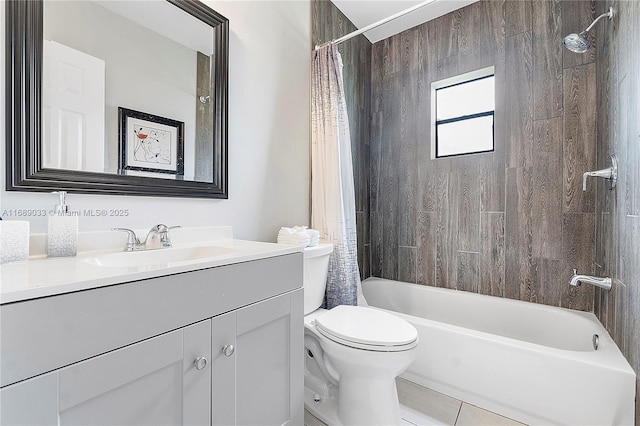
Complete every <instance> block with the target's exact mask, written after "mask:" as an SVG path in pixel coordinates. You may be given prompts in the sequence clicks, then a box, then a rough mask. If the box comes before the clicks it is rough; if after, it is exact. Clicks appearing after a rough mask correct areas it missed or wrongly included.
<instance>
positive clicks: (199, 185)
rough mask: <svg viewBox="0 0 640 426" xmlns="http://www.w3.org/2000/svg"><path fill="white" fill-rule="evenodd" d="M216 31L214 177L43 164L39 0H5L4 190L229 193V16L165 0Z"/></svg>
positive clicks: (186, 1) (192, 0)
mask: <svg viewBox="0 0 640 426" xmlns="http://www.w3.org/2000/svg"><path fill="white" fill-rule="evenodd" d="M166 1H168V2H169V3H171V4H173V5H174V6H176V7H178V8H180V9H182V10H183V11H185V12H187V13H189V14H190V15H192V16H194V17H195V18H197V19H200V20H201V21H203V22H205V23H206V24H209V25H211V26H212V27H213V29H214V32H215V36H214V37H215V40H214V45H215V59H214V64H213V65H212V66H214V70H215V77H216V84H215V93H214V94H213V95H214V96H213V98H214V100H215V112H214V114H215V117H214V127H215V128H214V132H213V135H214V136H213V139H214V140H213V182H212V183H209V182H196V181H185V180H169V179H162V178H152V177H140V176H125V175H118V174H108V173H96V172H84V171H76V170H63V169H48V168H43V167H42V161H41V159H42V146H41V135H42V132H41V127H42V49H43V1H42V0H37V1H36V0H7V1H5V8H6V9H5V13H6V18H5V19H6V21H5V22H6V41H5V62H6V80H5V87H6V96H5V99H6V100H5V102H6V103H5V108H6V123H5V125H6V142H5V144H6V189H7V191H29V192H32V191H33V192H51V191H54V190H56V191H59V190H65V191H68V192H74V193H85V194H111V195H144V196H161V197H187V198H221V199H226V198H228V194H227V188H228V181H227V180H228V161H227V145H228V143H227V139H228V135H227V128H228V113H227V105H228V80H229V20H228V19H227V18H225V17H224V16H222V15H220V14H218V13H217V12H215V11H213V10H212V9H210V8H209V7H207V6H206V5H204V4H203V3H201V2H200V1H198V0H166Z"/></svg>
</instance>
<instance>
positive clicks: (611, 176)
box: [582, 154, 618, 192]
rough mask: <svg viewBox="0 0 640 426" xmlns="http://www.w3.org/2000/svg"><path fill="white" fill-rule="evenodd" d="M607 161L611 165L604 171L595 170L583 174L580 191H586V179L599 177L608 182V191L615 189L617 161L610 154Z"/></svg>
mask: <svg viewBox="0 0 640 426" xmlns="http://www.w3.org/2000/svg"><path fill="white" fill-rule="evenodd" d="M609 161H610V162H611V165H610V166H609V167H607V168H606V169H600V170H595V171H592V172H585V173H584V174H583V175H582V191H583V192H584V191H586V190H587V178H588V177H589V176H591V177H600V178H605V179H608V180H609V189H610V190H611V189H614V188H615V187H616V181H617V180H618V159H617V158H616V156H615V154H611V155H610V156H609Z"/></svg>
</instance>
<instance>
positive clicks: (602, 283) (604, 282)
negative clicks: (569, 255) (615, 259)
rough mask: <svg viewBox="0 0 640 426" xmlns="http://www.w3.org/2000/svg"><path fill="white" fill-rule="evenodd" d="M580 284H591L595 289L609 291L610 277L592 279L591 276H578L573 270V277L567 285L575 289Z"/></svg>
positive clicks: (575, 270)
mask: <svg viewBox="0 0 640 426" xmlns="http://www.w3.org/2000/svg"><path fill="white" fill-rule="evenodd" d="M581 283H587V284H592V285H595V286H596V287H600V288H603V289H605V290H611V277H593V276H591V275H578V270H577V269H574V270H573V276H572V277H571V280H570V281H569V285H572V286H574V287H577V286H579V285H580V284H581Z"/></svg>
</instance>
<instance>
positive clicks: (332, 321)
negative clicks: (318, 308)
mask: <svg viewBox="0 0 640 426" xmlns="http://www.w3.org/2000/svg"><path fill="white" fill-rule="evenodd" d="M315 324H316V330H318V332H319V333H320V334H322V335H323V336H324V337H326V338H328V339H330V340H333V341H334V342H336V343H340V344H342V345H345V346H350V347H352V348H357V349H365V350H369V351H379V352H396V351H406V350H409V349H412V348H414V347H415V346H416V345H417V344H418V332H417V331H416V329H415V328H414V327H413V326H412V325H411V324H409V323H408V322H407V321H405V320H403V319H402V318H399V317H397V316H395V315H392V314H389V313H387V312H383V311H379V310H377V309H373V308H368V307H363V306H337V307H335V308H333V309H331V310H330V311H326V312H325V313H323V314H321V315H319V316H318V317H317V318H316V319H315Z"/></svg>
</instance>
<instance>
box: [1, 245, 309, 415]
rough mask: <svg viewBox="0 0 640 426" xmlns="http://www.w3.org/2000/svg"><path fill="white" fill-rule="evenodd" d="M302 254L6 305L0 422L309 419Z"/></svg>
mask: <svg viewBox="0 0 640 426" xmlns="http://www.w3.org/2000/svg"><path fill="white" fill-rule="evenodd" d="M301 285H302V259H301V254H300V253H295V254H289V255H285V256H277V257H273V258H267V259H261V260H256V261H251V262H246V263H241V264H235V265H228V266H222V267H216V268H209V269H204V270H199V271H193V272H187V273H183V274H176V275H171V276H166V277H158V278H154V279H149V280H144V281H139V282H131V283H124V284H121V285H115V286H110V287H107V288H99V289H93V290H87V291H81V292H76V293H70V294H65V295H58V296H54V297H47V298H42V299H34V300H28V301H24V302H18V303H12V304H6V305H2V307H0V320H1V323H0V328H1V329H0V331H1V334H0V351H1V359H0V362H1V363H2V364H1V365H2V371H1V373H2V374H0V376H1V377H0V380H2V385H3V387H2V389H0V424H1V425H20V424H25V425H26V424H29V425H35V424H47V425H53V424H60V425H92V424H101V425H107V424H112V425H160V424H171V425H179V424H184V425H209V424H214V425H222V424H223V425H233V424H261V425H281V424H302V423H303V419H302V417H303V402H302V393H303V364H302V362H303V359H302V353H303V312H302V309H303V295H302V289H301Z"/></svg>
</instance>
